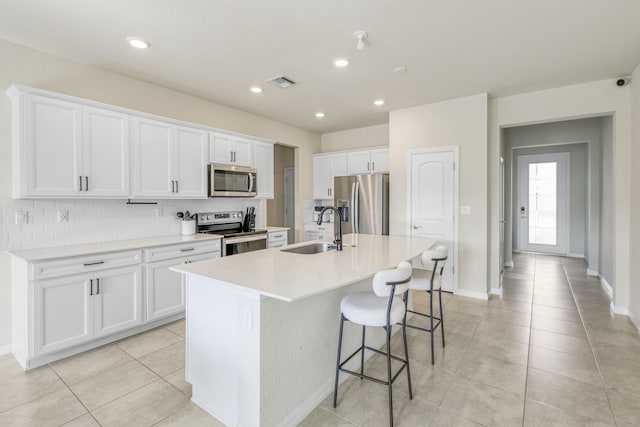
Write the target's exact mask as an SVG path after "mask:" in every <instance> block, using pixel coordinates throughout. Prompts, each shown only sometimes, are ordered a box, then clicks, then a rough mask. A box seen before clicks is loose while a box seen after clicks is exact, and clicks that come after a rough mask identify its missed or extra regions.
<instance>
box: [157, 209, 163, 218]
mask: <svg viewBox="0 0 640 427" xmlns="http://www.w3.org/2000/svg"><path fill="white" fill-rule="evenodd" d="M163 216H164V209H162V208H156V218H162V217H163Z"/></svg>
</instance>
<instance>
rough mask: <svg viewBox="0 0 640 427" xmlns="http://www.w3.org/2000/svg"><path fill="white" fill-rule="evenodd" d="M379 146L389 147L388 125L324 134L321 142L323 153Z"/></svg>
mask: <svg viewBox="0 0 640 427" xmlns="http://www.w3.org/2000/svg"><path fill="white" fill-rule="evenodd" d="M381 145H389V125H388V124H383V125H377V126H368V127H364V128H357V129H349V130H343V131H339V132H330V133H324V134H322V140H321V150H322V152H323V153H327V152H331V151H342V150H353V149H358V148H369V147H379V146H381Z"/></svg>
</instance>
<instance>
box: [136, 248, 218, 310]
mask: <svg viewBox="0 0 640 427" xmlns="http://www.w3.org/2000/svg"><path fill="white" fill-rule="evenodd" d="M218 257H220V253H219V252H213V253H209V254H202V255H197V256H193V257H183V258H176V259H170V260H166V261H158V262H153V263H149V264H147V265H146V267H145V292H146V304H145V309H146V314H145V321H151V320H156V319H160V318H163V317H166V316H170V315H172V314H176V313H181V312H183V311H184V308H185V307H184V304H185V288H184V286H185V284H184V280H183V275H182V274H181V273H178V272H176V271H172V270H171V269H170V268H171V267H173V266H177V265H181V264H184V263H187V262H195V261H201V260H204V259H213V258H218Z"/></svg>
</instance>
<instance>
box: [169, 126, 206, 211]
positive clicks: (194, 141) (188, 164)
mask: <svg viewBox="0 0 640 427" xmlns="http://www.w3.org/2000/svg"><path fill="white" fill-rule="evenodd" d="M208 143H209V137H208V134H207V132H203V131H200V130H198V129H189V128H183V127H178V128H177V129H176V150H175V153H176V158H175V161H174V162H173V166H174V168H175V170H174V172H173V173H172V174H171V175H172V177H173V179H174V180H175V181H177V183H176V190H177V192H176V197H183V198H189V199H194V198H205V197H207V150H208Z"/></svg>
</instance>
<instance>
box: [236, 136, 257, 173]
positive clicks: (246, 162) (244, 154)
mask: <svg viewBox="0 0 640 427" xmlns="http://www.w3.org/2000/svg"><path fill="white" fill-rule="evenodd" d="M233 164H234V165H236V166H249V167H251V166H253V141H251V140H249V139H244V138H234V144H233Z"/></svg>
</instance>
